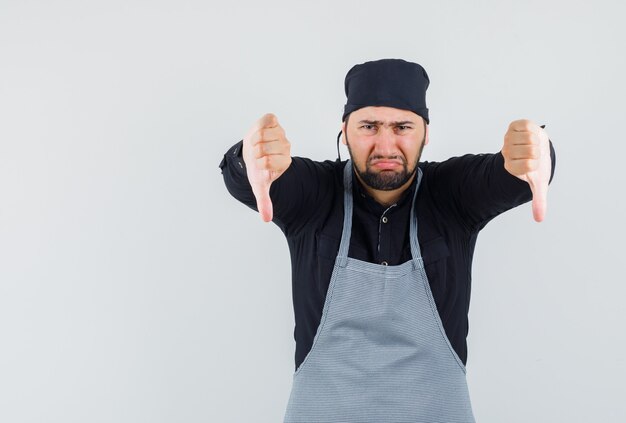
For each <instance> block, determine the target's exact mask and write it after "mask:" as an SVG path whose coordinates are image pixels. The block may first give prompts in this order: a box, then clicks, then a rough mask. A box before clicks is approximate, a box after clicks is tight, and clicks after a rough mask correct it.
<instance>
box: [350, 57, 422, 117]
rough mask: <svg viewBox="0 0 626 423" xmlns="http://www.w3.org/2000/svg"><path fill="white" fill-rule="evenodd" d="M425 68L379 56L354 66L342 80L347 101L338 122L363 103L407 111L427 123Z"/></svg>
mask: <svg viewBox="0 0 626 423" xmlns="http://www.w3.org/2000/svg"><path fill="white" fill-rule="evenodd" d="M429 84H430V79H428V74H427V73H426V70H425V69H424V68H423V67H422V66H420V65H418V64H417V63H412V62H407V61H405V60H402V59H382V60H376V61H372V62H365V63H362V64H360V65H355V66H353V67H352V69H350V71H348V74H347V75H346V80H345V88H346V96H347V97H348V100H347V102H346V105H345V107H344V110H343V116H342V118H341V120H342V121H345V120H346V116H347V115H348V114H350V113H352V112H353V111H355V110H357V109H360V108H362V107H367V106H387V107H394V108H396V109H404V110H410V111H412V112H414V113H417V114H418V115H420V116H421V117H423V118H424V120H426V123H430V120H429V119H428V109H427V108H426V89H427V88H428V85H429Z"/></svg>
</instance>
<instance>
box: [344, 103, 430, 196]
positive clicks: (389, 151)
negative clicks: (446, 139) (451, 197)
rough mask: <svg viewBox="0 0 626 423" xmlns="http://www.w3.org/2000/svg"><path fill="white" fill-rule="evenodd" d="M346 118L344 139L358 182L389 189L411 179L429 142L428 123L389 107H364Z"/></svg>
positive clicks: (415, 115) (385, 189)
mask: <svg viewBox="0 0 626 423" xmlns="http://www.w3.org/2000/svg"><path fill="white" fill-rule="evenodd" d="M347 121H348V124H347V127H346V123H345V122H344V123H343V125H342V131H343V133H344V138H343V143H344V144H346V145H347V146H348V151H349V152H350V158H351V159H352V162H353V163H354V166H355V169H356V172H357V175H358V176H359V178H360V179H361V182H363V183H364V184H366V185H368V186H369V187H370V188H373V189H376V190H381V191H391V190H394V189H398V188H401V187H402V186H403V185H405V184H407V182H408V181H410V180H411V178H412V177H413V175H414V174H415V171H416V170H417V164H418V162H419V159H420V156H421V155H422V149H423V148H424V145H426V144H428V126H427V125H426V124H425V121H424V120H423V118H422V117H421V116H419V115H417V114H416V113H413V112H411V111H408V110H402V109H395V108H392V107H364V108H362V109H358V110H355V111H354V112H352V113H351V114H350V116H349V117H348V119H347Z"/></svg>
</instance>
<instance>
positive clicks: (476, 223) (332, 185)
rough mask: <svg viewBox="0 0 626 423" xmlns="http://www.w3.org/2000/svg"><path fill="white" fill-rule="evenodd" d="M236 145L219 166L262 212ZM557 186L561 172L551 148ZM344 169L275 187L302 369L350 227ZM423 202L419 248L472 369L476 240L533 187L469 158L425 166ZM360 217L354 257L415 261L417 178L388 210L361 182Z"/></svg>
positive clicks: (296, 171) (292, 170) (491, 160)
mask: <svg viewBox="0 0 626 423" xmlns="http://www.w3.org/2000/svg"><path fill="white" fill-rule="evenodd" d="M241 149H242V142H241V141H240V142H239V143H237V144H235V145H234V146H233V147H232V148H231V149H230V150H229V151H228V152H227V153H226V154H225V155H224V159H223V160H222V162H221V163H220V165H219V166H220V168H221V169H222V174H223V177H224V182H225V184H226V187H227V189H228V191H229V192H230V193H231V194H232V195H233V196H234V197H235V198H236V199H237V200H239V201H241V202H242V203H244V204H246V205H247V206H249V207H250V208H252V209H253V210H256V200H255V198H254V195H253V194H252V189H251V188H250V184H249V182H248V178H247V176H246V171H245V163H244V161H243V159H242V157H241ZM550 155H551V159H552V175H551V177H550V181H552V176H554V168H555V163H556V158H555V152H554V148H553V146H552V142H550ZM345 164H346V162H345V161H343V162H340V161H338V160H337V161H330V160H327V161H324V162H318V161H313V160H310V159H307V158H302V157H293V158H292V163H291V165H290V167H289V168H288V169H287V170H286V171H285V173H283V175H281V176H280V178H278V179H277V180H276V181H274V182H273V183H272V185H271V188H270V197H271V199H272V205H273V209H274V217H273V222H274V223H275V224H276V225H278V227H279V228H280V229H281V230H282V231H283V233H284V234H285V236H286V238H287V243H288V245H289V251H290V254H291V269H292V297H293V307H294V314H295V323H296V325H295V330H294V338H295V341H296V352H295V364H296V369H297V368H298V366H299V365H300V363H302V361H303V360H304V358H305V357H306V355H307V354H308V352H309V350H310V349H311V345H312V343H313V338H314V337H315V333H316V331H317V327H318V325H319V323H320V319H321V316H322V310H323V307H324V301H325V298H326V292H327V290H328V285H329V283H330V276H331V273H332V269H333V265H334V262H335V257H336V256H337V252H338V250H339V242H340V240H341V232H342V227H343V173H342V172H343V168H344V166H345ZM419 167H420V168H421V169H422V171H423V177H422V182H421V184H420V187H419V190H418V193H417V197H416V200H415V207H416V213H417V218H418V241H419V244H420V249H421V252H422V257H423V260H424V267H425V270H426V275H427V276H428V281H429V284H430V288H431V291H432V293H433V297H434V299H435V303H436V306H437V310H438V311H439V315H440V317H441V321H442V323H443V326H444V328H445V331H446V335H447V337H448V339H449V341H450V343H451V345H452V347H453V348H454V350H455V351H456V353H457V354H458V356H459V358H460V359H461V360H462V361H463V363H464V364H465V363H466V362H467V343H466V338H467V334H468V328H469V326H468V312H469V304H470V293H471V270H472V256H473V253H474V246H475V244H476V238H477V236H478V232H479V231H480V230H481V229H482V228H483V227H485V225H486V224H487V223H488V222H489V221H490V220H491V219H493V218H494V217H495V216H497V215H499V214H500V213H502V212H504V211H506V210H509V209H511V208H513V207H516V206H518V205H520V204H523V203H526V202H528V201H530V200H531V199H532V193H531V191H530V187H529V185H528V183H526V182H524V181H522V180H521V179H519V178H517V177H515V176H513V175H511V174H510V173H509V172H508V171H507V170H506V169H505V168H504V158H503V156H502V154H501V153H495V154H466V155H464V156H460V157H452V158H450V159H448V160H445V161H443V162H421V163H420V164H419ZM353 180H354V181H355V182H354V184H353V191H354V212H353V213H354V216H353V227H352V237H351V240H350V250H349V253H348V255H349V256H350V257H353V258H356V259H359V260H363V261H368V262H373V263H379V264H385V263H386V264H389V265H397V264H401V263H404V262H405V261H408V260H410V258H411V249H410V244H409V213H410V206H411V199H412V195H411V194H412V193H413V192H414V190H415V185H416V181H417V178H414V181H413V184H412V185H411V187H410V188H409V189H407V190H406V191H405V192H404V193H403V194H402V197H401V198H400V200H399V201H398V202H397V203H396V204H394V205H392V206H389V207H385V206H382V205H381V204H379V203H378V202H376V201H375V200H374V199H373V198H371V197H370V196H369V195H367V194H366V193H365V191H364V189H363V188H362V186H361V184H360V182H357V181H358V179H357V178H356V177H355V178H354V179H353Z"/></svg>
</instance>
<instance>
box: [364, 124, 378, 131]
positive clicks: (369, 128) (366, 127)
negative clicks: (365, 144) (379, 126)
mask: <svg viewBox="0 0 626 423" xmlns="http://www.w3.org/2000/svg"><path fill="white" fill-rule="evenodd" d="M361 128H363V129H366V130H368V131H369V130H371V129H376V127H375V126H374V125H368V124H365V125H363V126H361Z"/></svg>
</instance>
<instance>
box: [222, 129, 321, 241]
mask: <svg viewBox="0 0 626 423" xmlns="http://www.w3.org/2000/svg"><path fill="white" fill-rule="evenodd" d="M242 148H243V141H239V142H238V143H236V144H235V145H233V146H232V147H231V148H230V149H229V150H228V151H227V152H226V154H224V158H223V159H222V161H221V162H220V164H219V167H220V169H221V171H222V176H223V177H224V183H225V185H226V189H227V190H228V192H230V194H231V195H232V196H233V197H235V199H237V200H238V201H240V202H242V203H243V204H245V205H247V206H248V207H250V208H251V209H252V210H254V211H257V212H258V209H257V205H256V199H255V197H254V194H253V192H252V187H251V186H250V182H249V181H248V175H247V173H246V164H245V162H244V160H243V157H242ZM330 163H331V162H328V161H327V162H316V161H313V160H310V159H307V158H303V157H292V158H291V165H290V166H289V168H287V170H286V171H285V172H284V173H283V174H282V175H281V176H280V177H279V178H278V179H276V180H275V181H274V182H272V185H271V186H270V198H271V200H272V207H273V219H272V221H273V222H274V223H276V224H277V225H278V226H279V227H280V228H281V229H282V230H283V231H284V232H285V233H288V232H293V231H297V230H299V229H301V228H303V227H304V225H306V223H307V222H308V221H309V220H310V219H311V218H312V217H313V216H314V215H315V213H316V211H317V210H318V206H319V204H321V202H322V201H327V200H328V198H327V195H328V194H329V192H330V191H331V189H332V186H333V179H332V177H333V175H332V166H331V165H330Z"/></svg>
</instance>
